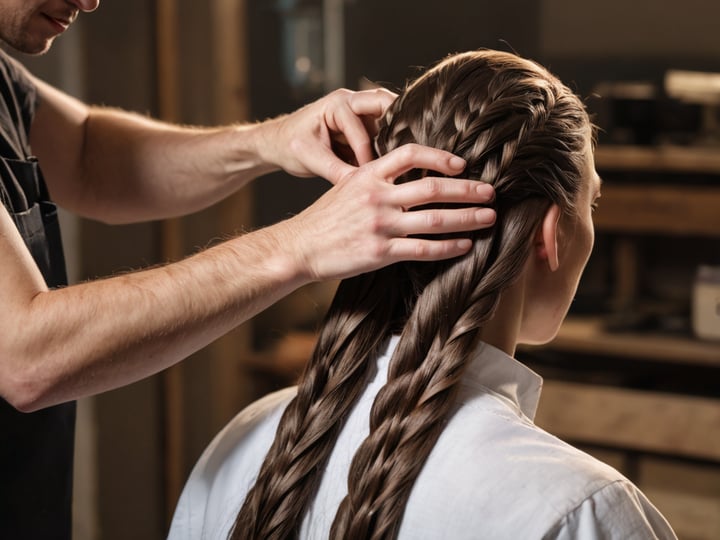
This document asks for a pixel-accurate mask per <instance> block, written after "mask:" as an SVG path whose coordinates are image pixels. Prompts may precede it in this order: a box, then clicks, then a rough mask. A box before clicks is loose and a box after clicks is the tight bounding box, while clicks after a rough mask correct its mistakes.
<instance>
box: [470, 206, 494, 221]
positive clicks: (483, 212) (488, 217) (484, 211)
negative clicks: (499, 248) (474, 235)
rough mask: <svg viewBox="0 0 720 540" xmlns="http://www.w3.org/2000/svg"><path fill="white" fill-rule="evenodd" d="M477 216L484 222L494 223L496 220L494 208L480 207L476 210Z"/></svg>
mask: <svg viewBox="0 0 720 540" xmlns="http://www.w3.org/2000/svg"><path fill="white" fill-rule="evenodd" d="M475 217H476V218H477V220H478V221H480V222H482V223H494V222H495V210H493V209H492V208H478V210H477V211H476V212H475Z"/></svg>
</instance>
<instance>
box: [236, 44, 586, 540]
mask: <svg viewBox="0 0 720 540" xmlns="http://www.w3.org/2000/svg"><path fill="white" fill-rule="evenodd" d="M589 129H590V122H589V120H588V117H587V114H586V112H585V109H584V107H583V104H582V102H581V101H580V100H579V99H578V98H577V97H576V96H575V95H574V94H573V93H572V92H571V91H570V90H569V89H568V88H566V87H565V86H563V85H562V84H561V83H560V82H559V81H558V80H557V79H556V78H555V77H554V76H552V75H551V74H550V73H548V72H547V70H545V69H544V68H542V67H540V66H538V65H537V64H535V63H533V62H531V61H529V60H525V59H522V58H519V57H517V56H516V55H513V54H510V53H504V52H497V51H487V50H483V51H473V52H468V53H462V54H457V55H453V56H450V57H448V58H447V59H445V60H444V61H442V62H441V63H439V64H438V65H437V66H435V67H434V68H432V69H430V70H429V71H427V72H426V73H425V74H424V75H422V76H421V77H420V78H419V79H417V80H416V81H415V82H414V83H412V84H411V85H409V86H408V87H407V88H406V90H405V91H404V92H403V93H402V94H401V95H400V97H398V99H397V100H396V101H395V102H394V103H393V104H392V106H391V107H390V108H389V110H388V111H387V113H386V115H385V118H384V119H383V121H382V122H381V126H380V131H379V134H378V136H377V139H376V149H377V152H378V154H379V155H383V154H386V153H387V152H389V151H391V150H392V149H393V148H397V147H399V146H401V145H403V144H407V143H420V144H424V145H428V146H434V147H436V148H442V149H445V150H448V151H450V152H453V153H455V154H457V155H459V156H462V157H463V158H465V159H466V160H467V163H468V165H467V168H466V170H465V171H464V172H463V174H462V176H463V177H467V178H472V179H477V180H481V181H484V182H488V183H491V184H493V185H494V187H495V192H496V199H495V203H494V204H495V208H496V210H497V221H496V224H495V226H494V227H492V228H491V229H488V230H481V231H476V232H474V233H473V234H472V238H473V240H474V242H473V248H472V249H471V251H470V252H469V253H468V254H467V255H465V256H463V257H460V258H457V259H453V260H450V261H442V262H435V263H418V262H406V263H398V264H395V265H392V266H390V267H388V268H384V269H381V270H378V271H375V272H370V273H367V274H364V275H361V276H358V277H355V278H352V279H347V280H344V281H343V282H342V283H341V284H340V285H339V287H338V291H337V293H336V296H335V298H334V300H333V303H332V305H331V306H330V309H329V311H328V314H327V316H326V319H325V321H324V323H323V325H322V328H321V331H320V335H319V339H318V343H317V346H316V348H315V351H314V353H313V356H312V359H311V360H310V362H309V364H308V366H307V368H306V371H305V373H304V375H303V377H302V379H301V381H300V384H299V387H298V392H297V396H296V397H295V398H294V399H293V400H292V401H291V402H290V403H289V404H288V406H287V408H286V410H285V412H284V414H283V417H282V419H281V421H280V424H279V426H278V429H277V433H276V436H275V440H274V442H273V444H272V446H271V448H270V450H269V451H268V454H267V456H266V458H265V461H264V463H263V465H262V468H261V470H260V472H259V475H258V478H257V481H256V483H255V485H254V486H253V488H252V489H251V490H250V492H249V493H248V495H247V497H246V499H245V502H244V504H243V506H242V508H241V510H240V512H239V514H238V516H237V519H236V521H235V524H234V527H233V530H232V531H231V538H233V539H263V540H264V539H287V538H295V537H297V536H298V533H299V530H300V525H301V523H302V520H303V517H304V514H305V511H306V509H307V507H308V504H309V502H310V501H311V500H312V498H313V496H314V494H315V492H316V490H317V487H318V484H319V481H320V479H321V476H322V471H323V470H324V467H325V465H326V462H327V460H328V458H329V456H330V453H331V451H332V449H333V446H334V444H335V441H336V439H337V436H338V434H339V431H340V429H341V428H342V426H343V423H344V421H345V419H346V417H347V416H348V414H349V412H350V411H351V409H352V406H353V405H354V403H355V401H356V399H357V398H358V396H359V395H360V394H361V393H362V391H363V389H364V386H365V384H366V378H367V377H368V374H369V373H370V371H371V368H372V367H373V366H374V365H375V363H374V360H375V357H376V356H377V354H378V351H379V349H380V347H381V346H382V345H383V343H385V342H386V340H387V338H388V337H389V336H390V335H391V334H393V333H400V334H401V337H400V340H399V342H398V345H397V347H396V349H395V351H394V353H393V356H392V359H391V361H390V366H389V372H388V379H387V383H386V385H385V386H384V387H383V388H382V389H381V390H380V391H379V392H378V394H377V396H376V397H375V401H374V403H373V407H372V410H371V414H370V419H369V420H370V433H369V435H368V437H367V438H366V439H365V441H363V443H362V444H361V446H360V447H359V448H358V449H357V451H356V453H355V456H354V458H353V460H352V463H351V465H350V472H349V477H348V494H347V496H346V497H345V499H344V500H343V501H342V503H341V504H340V506H339V508H338V510H337V513H336V515H335V520H334V522H333V525H332V529H331V534H330V536H331V537H332V538H338V539H339V538H343V539H344V538H352V539H364V538H395V537H396V536H397V534H398V531H399V528H400V524H401V522H402V517H403V513H404V510H405V504H406V502H407V499H408V497H409V495H410V492H411V490H412V487H413V484H414V482H415V479H416V478H417V476H418V474H419V472H420V470H421V468H422V466H423V464H424V463H425V460H426V458H427V456H428V455H429V453H430V451H431V450H432V448H433V446H434V444H435V441H436V440H437V438H438V437H439V436H440V433H441V432H442V430H443V425H444V421H445V420H446V419H447V417H448V415H449V413H450V411H451V407H452V405H453V399H454V396H455V392H456V389H457V386H458V385H457V382H458V381H459V380H460V379H461V377H462V374H463V371H464V368H465V364H466V362H467V360H468V358H469V357H470V356H471V354H472V351H473V349H474V348H475V347H476V345H477V336H478V331H479V329H481V328H482V327H483V325H484V324H485V323H486V322H487V321H488V320H490V319H491V318H492V317H493V315H494V313H495V310H496V307H497V305H498V302H499V301H500V296H501V293H502V291H503V290H505V289H506V288H507V287H508V286H509V285H511V284H512V283H513V282H514V280H515V279H516V278H517V277H518V275H519V273H520V271H521V269H522V268H523V266H524V262H525V261H526V260H527V257H528V255H529V252H530V247H531V240H532V238H533V236H534V233H535V231H536V229H537V227H538V225H539V224H540V222H541V220H542V218H543V216H544V214H545V212H546V211H547V209H548V208H549V206H550V205H551V204H553V203H554V204H558V205H559V206H560V208H561V209H562V210H563V211H564V212H566V213H572V212H573V211H574V201H575V199H576V196H577V194H578V191H579V189H580V185H581V178H582V170H583V167H582V163H583V159H584V155H583V152H584V149H585V145H586V141H587V137H588V130H589ZM427 174H428V171H419V170H414V171H411V172H409V173H407V174H406V175H404V176H403V177H402V178H400V179H398V180H397V182H409V181H413V180H416V179H419V178H421V177H423V176H425V175H427Z"/></svg>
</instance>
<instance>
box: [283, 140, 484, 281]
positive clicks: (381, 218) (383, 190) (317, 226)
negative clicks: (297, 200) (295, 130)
mask: <svg viewBox="0 0 720 540" xmlns="http://www.w3.org/2000/svg"><path fill="white" fill-rule="evenodd" d="M464 167H465V162H464V161H463V160H462V159H460V158H458V157H457V156H453V155H452V154H450V153H448V152H445V151H442V150H437V149H434V148H428V147H424V146H420V145H416V144H408V145H404V146H402V147H400V148H397V149H395V150H394V151H392V152H390V153H388V154H387V155H385V156H383V157H381V158H379V159H377V160H375V161H372V162H370V163H367V164H366V165H363V166H361V167H352V166H350V165H347V167H345V168H344V170H346V171H349V172H348V173H347V174H345V175H344V176H343V177H342V178H340V179H339V180H338V182H337V184H336V185H335V186H334V187H333V188H331V189H330V190H329V191H328V192H326V193H325V194H324V195H323V196H322V197H321V198H320V199H318V200H317V201H316V202H315V203H314V204H313V205H311V206H310V207H308V208H307V209H306V210H305V211H303V212H302V213H300V214H298V215H297V216H295V217H294V218H292V219H290V220H288V221H285V222H283V223H281V224H278V225H276V226H275V227H274V229H275V231H277V232H279V233H280V234H281V235H282V237H280V238H277V237H276V239H277V241H278V242H279V244H280V245H282V246H283V249H287V250H288V254H291V256H292V258H293V260H294V261H295V263H296V264H297V267H296V268H298V269H299V273H300V274H303V277H304V279H308V280H311V281H313V280H325V279H337V278H344V277H349V276H352V275H356V274H360V273H363V272H368V271H370V270H375V269H377V268H380V267H382V266H386V265H388V264H392V263H394V262H398V261H402V260H422V261H429V260H438V259H446V258H450V257H456V256H459V255H462V254H464V253H466V252H467V251H468V250H469V249H470V246H471V242H470V240H468V239H444V240H428V239H421V238H409V236H411V235H417V234H440V233H449V232H460V231H472V230H476V229H481V228H485V227H488V226H491V225H492V224H493V223H494V221H495V211H494V210H492V209H490V208H482V207H472V208H462V209H442V210H440V209H435V210H418V211H414V212H406V211H405V210H406V209H410V208H413V207H417V206H420V205H424V204H429V203H437V202H447V203H470V204H477V205H482V204H486V203H488V202H490V201H492V199H493V196H494V191H493V189H492V186H490V185H488V184H484V183H482V182H478V181H474V180H459V179H456V178H423V179H421V180H417V181H413V182H408V183H404V184H400V185H395V184H394V183H393V182H394V180H395V178H396V177H397V176H399V175H401V174H403V173H404V172H406V171H408V170H410V169H413V168H421V169H429V170H433V171H438V172H440V173H443V174H448V175H456V174H459V173H460V172H461V171H462V170H463V168H464Z"/></svg>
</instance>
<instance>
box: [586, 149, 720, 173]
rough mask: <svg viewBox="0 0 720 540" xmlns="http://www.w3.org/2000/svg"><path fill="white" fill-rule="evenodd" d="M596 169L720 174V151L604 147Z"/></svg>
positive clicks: (598, 152) (598, 154) (597, 151)
mask: <svg viewBox="0 0 720 540" xmlns="http://www.w3.org/2000/svg"><path fill="white" fill-rule="evenodd" d="M595 167H596V168H597V169H598V170H601V169H602V170H607V171H611V170H612V171H645V172H668V173H683V172H685V173H693V174H720V148H712V147H685V146H648V147H644V146H623V145H617V146H615V145H600V146H598V147H597V148H596V149H595Z"/></svg>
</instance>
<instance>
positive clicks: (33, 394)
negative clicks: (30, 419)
mask: <svg viewBox="0 0 720 540" xmlns="http://www.w3.org/2000/svg"><path fill="white" fill-rule="evenodd" d="M0 384H1V386H0V396H2V398H3V399H4V400H5V401H6V402H7V403H9V404H10V405H11V406H12V407H14V408H15V409H17V410H18V411H19V412H22V413H31V412H35V411H38V410H40V409H42V408H44V407H46V406H47V405H48V397H49V388H48V387H47V386H46V385H44V384H42V383H41V382H40V381H38V380H37V378H36V377H33V376H30V375H24V374H22V373H12V374H5V375H4V376H3V377H2V383H0Z"/></svg>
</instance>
